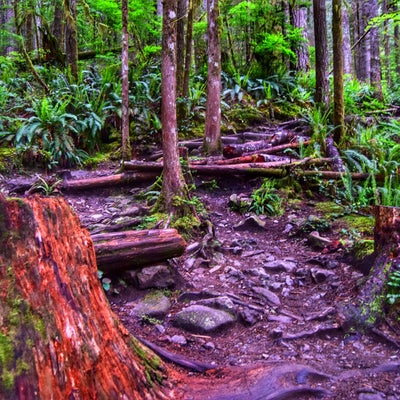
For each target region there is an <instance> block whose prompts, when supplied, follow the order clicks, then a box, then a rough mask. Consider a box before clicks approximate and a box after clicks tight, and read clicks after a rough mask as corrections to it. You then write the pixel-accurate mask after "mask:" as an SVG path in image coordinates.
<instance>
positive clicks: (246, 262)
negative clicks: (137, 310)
mask: <svg viewBox="0 0 400 400" xmlns="http://www.w3.org/2000/svg"><path fill="white" fill-rule="evenodd" d="M198 183H199V182H198ZM259 183H260V182H259V181H258V180H257V179H255V180H254V181H244V180H236V179H235V180H232V181H231V182H227V181H226V180H225V181H224V182H218V188H217V189H214V190H204V189H201V188H200V189H198V190H197V191H196V195H198V196H199V197H200V198H201V200H202V201H203V202H204V204H205V205H206V207H207V210H208V213H209V217H210V219H211V222H212V224H213V227H214V230H215V235H214V237H209V238H208V240H207V241H206V242H205V241H204V238H201V237H200V238H196V239H192V240H191V241H190V242H189V248H190V249H193V250H192V251H191V252H188V253H187V254H185V255H184V256H182V257H180V258H179V259H175V260H173V261H172V262H171V265H172V267H173V268H174V269H175V271H177V272H178V273H179V275H180V276H181V278H182V279H181V281H180V282H179V283H178V284H177V285H176V286H175V287H171V288H168V289H167V290H163V293H164V294H166V295H167V297H168V298H169V300H170V308H169V310H168V312H167V313H166V315H165V316H163V317H162V318H148V319H143V318H141V317H138V316H136V315H134V313H133V312H132V310H133V308H134V307H135V305H136V304H137V302H138V301H139V300H140V299H142V298H143V297H145V296H146V295H147V294H148V293H149V291H151V290H152V289H148V290H138V289H137V288H136V287H135V286H133V285H130V284H129V279H127V276H126V275H124V276H119V277H111V281H112V289H111V290H110V291H109V299H110V303H111V305H112V307H113V309H114V311H115V312H116V313H117V314H118V316H119V317H120V319H121V320H122V322H123V323H124V324H125V326H126V327H127V328H128V329H129V331H130V332H131V333H133V334H134V335H135V336H137V337H138V338H139V339H140V338H143V339H146V340H147V341H150V342H152V343H154V344H155V345H157V346H159V347H162V348H164V349H166V350H168V351H170V352H174V353H176V354H178V355H181V356H185V357H187V358H189V359H191V360H196V361H198V362H200V363H203V364H207V365H211V366H214V367H216V368H217V369H216V370H214V371H211V372H208V373H207V374H206V375H203V374H199V373H193V372H191V373H190V374H191V376H194V377H196V379H197V380H198V382H199V389H198V394H197V395H194V396H193V399H203V398H215V399H216V398H220V399H223V398H228V397H218V394H216V393H214V395H212V390H211V391H210V390H209V389H202V387H203V388H204V385H209V384H210V382H211V385H214V383H216V382H218V381H219V380H221V383H223V377H220V376H218V371H219V369H218V367H228V368H231V369H232V371H237V368H242V369H240V371H243V368H245V369H246V370H247V371H255V367H254V366H256V365H263V366H264V369H263V371H264V372H265V368H267V369H268V368H271V371H275V372H274V373H272V372H271V374H272V375H271V374H269V377H271V376H275V378H276V379H275V381H274V382H275V384H276V382H280V386H279V385H278V386H279V387H278V386H276V387H275V386H273V385H272V383H271V381H268V379H269V378H268V379H267V377H266V375H265V374H264V375H262V374H261V375H260V377H259V379H258V378H257V379H255V380H254V379H250V380H249V381H248V382H247V383H246V385H250V386H251V387H252V389H251V390H250V391H249V390H247V391H246V394H243V393H242V394H240V393H239V392H237V393H236V392H235V393H232V395H231V397H229V399H245V398H248V399H256V398H260V399H261V398H263V399H264V398H265V399H266V398H268V399H273V398H274V399H278V398H281V399H283V398H285V399H286V398H288V399H292V398H293V399H302V398H304V399H308V398H316V397H323V398H326V399H360V400H362V399H392V400H394V399H400V353H399V348H398V347H397V346H395V345H394V344H391V343H390V342H388V341H386V340H383V339H382V338H381V337H378V336H375V335H373V336H372V335H370V334H365V333H363V332H357V331H354V330H350V331H345V330H343V329H341V328H340V327H339V323H338V321H337V313H336V308H337V306H338V304H340V303H343V304H345V303H349V302H351V301H352V299H354V297H355V295H356V293H357V284H358V281H359V280H360V279H361V278H362V274H361V273H360V272H359V271H358V270H356V269H355V268H354V267H353V266H350V265H348V264H346V263H345V262H343V251H342V249H340V247H339V248H336V247H335V248H334V249H333V250H335V251H329V250H330V249H329V248H328V249H327V248H326V249H325V250H322V249H315V248H313V247H311V246H310V244H309V243H308V242H307V236H303V235H301V234H300V233H299V234H293V233H294V232H296V229H297V228H298V227H299V226H301V225H302V223H304V221H307V218H308V217H309V216H310V215H313V216H321V212H320V211H318V208H316V207H315V201H311V200H303V201H301V202H297V203H296V202H292V203H290V204H288V205H287V206H286V209H285V213H284V214H283V215H282V216H280V217H268V218H262V222H263V223H265V226H264V227H260V226H259V225H258V224H257V223H255V222H254V220H252V219H251V218H250V219H246V216H244V215H241V214H239V213H237V212H234V211H232V210H231V208H230V207H229V206H228V203H229V198H230V196H231V195H232V194H240V193H244V194H247V195H249V194H250V193H251V191H252V189H253V188H255V187H258V185H259ZM2 186H3V190H5V191H7V185H6V183H4V182H3V185H2ZM199 186H200V187H201V185H199ZM134 191H135V190H134ZM66 197H67V198H68V200H69V201H70V203H71V205H72V206H73V208H74V209H75V211H76V212H77V213H78V215H79V216H80V218H81V220H82V222H83V224H84V225H86V226H87V227H88V228H89V229H90V230H92V231H95V230H96V229H99V226H100V227H101V226H104V225H107V224H110V223H111V222H113V221H115V220H116V219H117V218H118V217H120V216H121V214H123V211H124V210H125V211H126V209H128V208H132V207H136V206H137V207H138V208H139V209H140V206H141V205H140V204H138V203H137V201H136V200H135V199H134V197H133V196H132V194H131V192H130V191H129V190H124V191H122V190H118V191H114V190H107V191H101V192H98V193H91V194H84V195H68V196H66ZM322 217H323V216H322ZM342 229H343V225H341V224H340V223H337V222H333V224H332V227H331V229H330V230H329V231H327V232H325V233H323V234H322V233H321V235H322V236H324V237H326V239H328V240H331V242H332V243H333V242H334V241H337V240H339V239H340V238H342V237H343V233H342V231H341V230H342ZM371 234H372V232H371ZM334 243H336V242H334ZM328 247H329V246H328ZM331 250H332V249H331ZM120 279H122V280H123V281H122V280H120ZM127 283H128V284H127ZM221 296H222V297H224V298H225V299H226V300H225V303H224V307H232V311H233V312H234V314H235V315H236V317H237V321H236V322H235V323H234V324H232V325H230V326H229V327H226V328H223V329H221V330H219V331H217V332H211V333H193V332H192V333H191V332H188V331H186V330H184V329H181V328H179V327H176V326H175V324H174V323H173V322H174V318H175V316H176V315H177V313H179V312H180V311H181V310H182V309H184V308H185V307H187V306H188V305H190V304H192V303H193V304H200V303H201V302H204V301H205V302H207V301H208V303H207V304H210V302H212V301H214V300H215V299H216V298H218V299H220V298H221ZM202 304H203V303H202ZM204 304H206V303H204ZM392 328H393V329H392V331H390V332H389V333H390V335H391V337H395V338H397V339H398V340H399V342H400V335H399V331H398V325H395V326H392ZM381 329H382V330H383V331H387V330H389V328H388V327H387V325H385V326H382V327H381ZM177 368H183V367H177ZM236 374H237V372H236ZM274 374H275V375H274ZM238 375H240V373H239V374H238ZM233 376H234V373H232V376H231V377H233ZM238 379H239V378H238ZM240 379H245V377H244V375H243V376H242V377H241V378H240ZM240 379H239V380H240ZM263 382H264V386H265V385H266V384H267V383H268V385H272V386H273V390H270V391H269V392H268V393H267V392H263V393H262V392H260V391H259V390H258V389H257V388H258V387H259V385H261V386H262V385H263ZM225 384H226V385H228V386H229V383H226V382H225ZM243 385H244V383H243ZM272 386H271V387H272ZM288 388H289V389H288ZM286 389H288V391H286V392H285V390H286ZM207 396H209V397H207ZM212 396H214V397H212ZM246 396H247V397H246Z"/></svg>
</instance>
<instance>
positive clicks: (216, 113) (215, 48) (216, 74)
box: [204, 0, 221, 155]
mask: <svg viewBox="0 0 400 400" xmlns="http://www.w3.org/2000/svg"><path fill="white" fill-rule="evenodd" d="M219 19H220V17H219V5H218V0H207V22H208V27H207V37H208V52H207V54H208V64H207V65H208V68H207V70H208V79H207V104H206V121H205V137H204V152H205V153H206V154H209V155H210V154H219V153H220V152H221V39H220V28H221V27H220V25H219Z"/></svg>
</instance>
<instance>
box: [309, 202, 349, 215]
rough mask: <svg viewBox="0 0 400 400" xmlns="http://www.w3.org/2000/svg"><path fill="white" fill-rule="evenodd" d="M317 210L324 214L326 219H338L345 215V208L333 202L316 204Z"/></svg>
mask: <svg viewBox="0 0 400 400" xmlns="http://www.w3.org/2000/svg"><path fill="white" fill-rule="evenodd" d="M315 209H316V210H318V211H320V212H321V213H323V214H324V215H325V216H326V218H332V217H336V216H338V215H341V214H343V212H344V208H343V207H342V206H340V205H339V204H336V203H335V202H333V201H326V202H323V203H316V204H315Z"/></svg>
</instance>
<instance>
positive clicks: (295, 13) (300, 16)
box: [291, 2, 310, 72]
mask: <svg viewBox="0 0 400 400" xmlns="http://www.w3.org/2000/svg"><path fill="white" fill-rule="evenodd" d="M307 13H308V9H307V7H306V6H305V5H303V4H302V5H299V4H297V3H296V2H295V3H294V5H293V7H292V8H291V20H292V25H293V26H294V27H295V28H299V29H301V30H302V31H301V35H302V38H303V40H304V41H303V42H302V43H299V44H298V45H297V46H296V48H295V49H294V51H295V53H296V65H295V70H296V71H303V72H307V71H309V69H310V59H309V54H308V35H307Z"/></svg>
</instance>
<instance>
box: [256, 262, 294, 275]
mask: <svg viewBox="0 0 400 400" xmlns="http://www.w3.org/2000/svg"><path fill="white" fill-rule="evenodd" d="M296 266H297V264H296V263H295V262H294V261H289V260H274V261H269V262H267V263H265V264H264V265H263V268H264V270H265V271H267V272H292V271H293V270H294V269H295V268H296Z"/></svg>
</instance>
